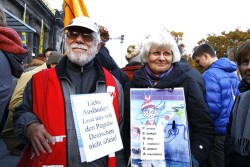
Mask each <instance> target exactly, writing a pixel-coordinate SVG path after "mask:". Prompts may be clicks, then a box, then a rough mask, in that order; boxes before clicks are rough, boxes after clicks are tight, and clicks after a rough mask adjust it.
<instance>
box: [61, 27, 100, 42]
mask: <svg viewBox="0 0 250 167" xmlns="http://www.w3.org/2000/svg"><path fill="white" fill-rule="evenodd" d="M80 34H81V36H82V39H83V40H84V42H93V41H94V40H95V38H94V37H93V36H92V35H91V34H87V33H83V32H78V31H70V30H69V31H68V32H67V33H66V35H67V37H68V38H70V39H76V38H77V37H78V36H79V35H80Z"/></svg>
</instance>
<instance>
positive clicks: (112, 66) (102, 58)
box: [96, 46, 128, 87]
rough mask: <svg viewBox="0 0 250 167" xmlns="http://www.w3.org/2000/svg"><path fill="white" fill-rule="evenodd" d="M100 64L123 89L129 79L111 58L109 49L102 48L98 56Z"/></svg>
mask: <svg viewBox="0 0 250 167" xmlns="http://www.w3.org/2000/svg"><path fill="white" fill-rule="evenodd" d="M96 59H97V60H98V62H99V63H100V64H101V65H102V66H103V67H104V68H106V69H107V70H109V71H110V72H111V74H112V75H114V77H115V78H116V79H117V80H118V81H119V82H120V83H121V85H122V87H124V86H125V84H126V82H127V81H128V80H127V77H126V75H125V73H124V72H123V71H122V69H121V68H119V67H118V65H117V64H116V62H115V61H114V59H113V58H112V57H111V56H110V54H109V50H108V48H107V47H105V46H102V47H101V48H100V50H99V52H98V53H97V55H96Z"/></svg>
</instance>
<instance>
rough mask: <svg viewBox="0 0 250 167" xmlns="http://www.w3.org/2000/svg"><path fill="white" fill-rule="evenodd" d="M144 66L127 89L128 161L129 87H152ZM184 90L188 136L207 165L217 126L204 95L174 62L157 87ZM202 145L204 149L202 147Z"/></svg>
mask: <svg viewBox="0 0 250 167" xmlns="http://www.w3.org/2000/svg"><path fill="white" fill-rule="evenodd" d="M144 68H145V67H142V68H141V69H140V70H138V71H136V72H135V73H134V76H133V79H132V81H130V82H128V83H127V84H126V85H125V88H124V106H125V108H124V109H125V110H124V134H123V136H124V149H125V159H126V160H128V158H129V156H130V88H150V87H151V85H150V83H149V82H148V79H147V77H146V75H145V73H144V70H143V69H144ZM175 87H184V92H185V99H186V104H187V116H188V122H189V136H190V146H191V153H192V155H193V156H194V157H195V158H196V159H197V160H198V161H199V163H200V164H204V163H205V161H206V160H207V158H208V155H209V151H210V148H211V145H212V143H213V139H214V137H213V131H214V126H213V122H212V119H211V117H210V114H209V112H208V109H207V107H206V103H205V101H204V98H203V95H202V92H201V90H200V89H199V86H198V84H197V82H196V81H194V80H193V79H192V78H190V77H188V76H187V75H186V72H185V70H184V69H182V68H181V66H179V64H178V63H174V69H173V71H172V72H171V73H169V74H168V75H167V76H166V77H163V78H162V79H161V80H159V81H158V83H157V84H156V85H155V86H154V88H159V89H164V88H175ZM200 145H202V146H203V149H200V148H199V146H200Z"/></svg>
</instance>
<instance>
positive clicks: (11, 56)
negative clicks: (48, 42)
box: [0, 6, 28, 130]
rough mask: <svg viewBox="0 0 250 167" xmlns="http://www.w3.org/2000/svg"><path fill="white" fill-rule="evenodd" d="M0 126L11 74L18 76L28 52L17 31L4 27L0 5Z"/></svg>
mask: <svg viewBox="0 0 250 167" xmlns="http://www.w3.org/2000/svg"><path fill="white" fill-rule="evenodd" d="M0 9H1V10H0V39H1V42H0V126H1V129H0V130H2V125H4V122H5V119H3V115H4V112H5V111H6V107H7V105H8V102H9V100H10V96H11V85H12V76H13V77H16V78H20V76H21V75H22V73H23V71H24V69H23V60H24V58H25V57H26V56H27V54H28V52H27V50H26V49H24V48H23V45H22V40H21V38H20V36H19V35H18V33H17V32H16V31H15V30H14V29H11V28H7V27H4V26H5V25H7V24H6V17H5V14H4V10H2V7H1V6H0Z"/></svg>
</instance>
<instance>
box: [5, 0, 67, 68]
mask: <svg viewBox="0 0 250 167" xmlns="http://www.w3.org/2000/svg"><path fill="white" fill-rule="evenodd" d="M0 4H1V5H2V6H3V8H4V9H5V14H6V18H7V24H8V25H7V27H10V28H13V29H15V30H16V31H17V32H18V33H19V35H20V37H22V32H26V46H27V47H28V48H29V56H28V57H27V58H26V60H25V61H24V63H29V62H30V61H31V60H32V56H34V55H35V56H36V55H37V54H38V53H39V39H40V34H41V26H42V20H43V25H44V36H43V48H42V51H44V50H46V49H47V48H53V49H56V50H57V51H62V50H63V35H62V34H63V12H60V11H58V10H53V9H51V8H50V7H49V5H48V4H47V3H46V1H45V0H0ZM25 5H26V15H25V16H26V18H25V22H23V15H24V11H25Z"/></svg>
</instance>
